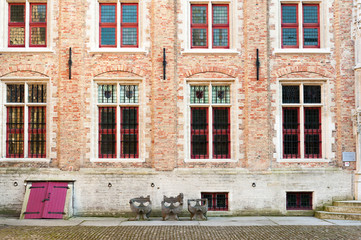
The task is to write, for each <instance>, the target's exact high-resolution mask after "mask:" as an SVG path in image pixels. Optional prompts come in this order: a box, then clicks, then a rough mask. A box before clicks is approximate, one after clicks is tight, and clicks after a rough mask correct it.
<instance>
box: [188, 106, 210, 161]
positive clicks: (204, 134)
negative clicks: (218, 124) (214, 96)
mask: <svg viewBox="0 0 361 240" xmlns="http://www.w3.org/2000/svg"><path fill="white" fill-rule="evenodd" d="M207 115H208V108H191V119H192V120H191V134H192V139H191V148H192V151H191V155H192V156H191V157H192V158H208V116H207Z"/></svg>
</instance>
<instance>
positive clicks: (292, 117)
mask: <svg viewBox="0 0 361 240" xmlns="http://www.w3.org/2000/svg"><path fill="white" fill-rule="evenodd" d="M298 125H299V123H298V109H297V108H284V109H283V128H284V129H298Z"/></svg>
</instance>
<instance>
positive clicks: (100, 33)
mask: <svg viewBox="0 0 361 240" xmlns="http://www.w3.org/2000/svg"><path fill="white" fill-rule="evenodd" d="M102 6H115V21H114V23H102ZM117 18H118V17H117V4H116V3H100V4H99V47H117V36H118V33H117ZM102 28H114V29H115V44H114V45H105V44H104V45H102Z"/></svg>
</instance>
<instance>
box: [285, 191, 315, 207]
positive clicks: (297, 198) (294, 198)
mask: <svg viewBox="0 0 361 240" xmlns="http://www.w3.org/2000/svg"><path fill="white" fill-rule="evenodd" d="M286 209H287V210H312V192H287V193H286Z"/></svg>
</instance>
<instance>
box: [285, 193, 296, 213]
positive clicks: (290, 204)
mask: <svg viewBox="0 0 361 240" xmlns="http://www.w3.org/2000/svg"><path fill="white" fill-rule="evenodd" d="M288 208H297V195H296V194H295V193H287V209H288Z"/></svg>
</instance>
